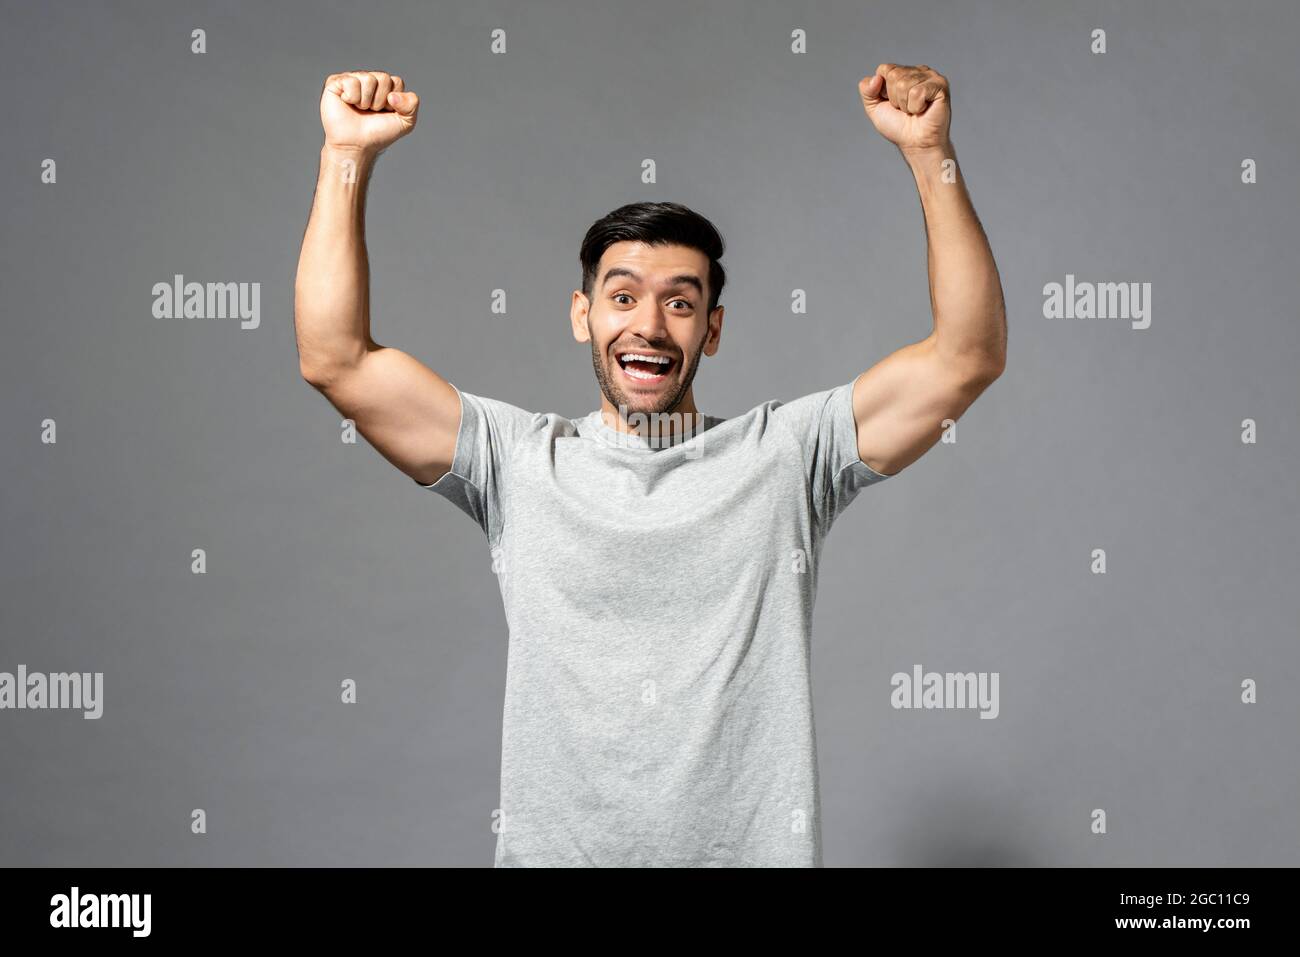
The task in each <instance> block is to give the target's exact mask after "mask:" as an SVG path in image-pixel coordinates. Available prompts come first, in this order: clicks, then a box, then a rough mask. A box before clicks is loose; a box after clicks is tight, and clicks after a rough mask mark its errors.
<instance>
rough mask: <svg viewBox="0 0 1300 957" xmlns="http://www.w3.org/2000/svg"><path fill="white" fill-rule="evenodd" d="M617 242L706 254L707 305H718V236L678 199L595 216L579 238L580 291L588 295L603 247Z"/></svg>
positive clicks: (722, 273) (722, 280)
mask: <svg viewBox="0 0 1300 957" xmlns="http://www.w3.org/2000/svg"><path fill="white" fill-rule="evenodd" d="M618 242H642V243H646V244H648V245H651V246H669V245H674V246H690V247H691V248H692V249H698V250H699V251H700V252H702V253H704V255H706V256H708V257H709V309H708V311H709V312H710V313H711V312H713V310H714V309H716V308H717V307H718V299H719V298H721V296H722V287H723V286H724V285H726V282H727V271H726V270H725V269H723V268H722V263H720V262H718V260H719V259H721V258H722V252H723V243H722V236H721V235H720V234H719V233H718V230H717V229H716V228H715V227H714V225H713V224H712V223H711V222H709V221H708V220H707V219H705V218H704V217H703V216H701V215H700V214H699V213H697V212H695V211H694V210H692V209H687V208H686V207H685V206H683V205H681V204H680V203H629V204H628V205H626V206H620V207H619V208H618V209H616V210H614V211H613V212H611V213H606V214H605V216H604V217H602V218H601V219H598V220H596V222H594V223H592V224H591V228H590V229H588V230H587V235H586V236H585V237H584V238H583V240H582V250H581V251H580V252H579V254H578V256H579V258H580V259H581V260H582V292H583V294H584V295H585V296H586V297H587V298H588V299H590V298H591V292H592V287H593V286H594V285H595V283H596V267H597V266H599V265H600V257H601V256H603V255H604V254H605V250H606V249H608V248H609V247H610V246H612V245H614V243H618Z"/></svg>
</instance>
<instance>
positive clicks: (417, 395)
mask: <svg viewBox="0 0 1300 957" xmlns="http://www.w3.org/2000/svg"><path fill="white" fill-rule="evenodd" d="M318 388H320V391H321V392H322V393H323V394H324V395H325V397H326V398H327V399H329V400H330V402H331V403H332V404H333V405H334V407H335V408H336V409H338V410H339V412H340V413H342V414H343V415H345V416H346V417H348V418H350V419H352V420H353V421H354V422H355V423H356V425H357V431H358V432H360V433H361V434H362V435H363V436H365V438H366V441H367V442H369V443H370V444H371V445H373V446H374V447H375V449H376V450H377V451H378V452H379V454H380V455H382V456H383V457H384V458H385V459H387V460H388V461H389V462H391V463H392V464H393V465H394V466H396V467H397V468H398V469H400V470H401V471H402V472H404V473H406V474H407V475H409V476H410V477H411V478H413V479H415V481H417V482H420V483H421V484H424V485H431V484H433V483H434V482H436V481H437V480H438V479H440V478H441V477H442V476H443V475H444V474H445V473H446V472H447V471H448V469H450V468H451V464H452V459H453V457H454V455H455V453H456V435H457V432H458V431H459V428H460V416H461V409H460V397H459V396H458V395H457V393H456V389H455V387H454V386H452V385H451V383H449V382H448V381H447V380H446V379H444V378H443V377H442V376H440V375H438V374H437V373H436V372H434V371H433V370H432V369H430V368H429V367H428V366H426V365H425V364H424V363H422V362H420V360H418V359H416V358H415V357H414V356H411V355H409V354H407V353H405V352H402V351H401V350H400V349H392V348H389V347H386V346H378V345H377V346H373V347H372V348H371V349H369V350H367V351H366V352H365V353H364V354H363V356H362V357H361V358H360V359H359V360H357V361H356V362H355V363H353V364H352V365H351V366H349V367H348V368H347V369H345V370H343V371H340V372H338V373H337V374H336V375H334V376H332V377H331V379H330V381H329V382H328V383H326V384H324V385H322V386H319V387H318Z"/></svg>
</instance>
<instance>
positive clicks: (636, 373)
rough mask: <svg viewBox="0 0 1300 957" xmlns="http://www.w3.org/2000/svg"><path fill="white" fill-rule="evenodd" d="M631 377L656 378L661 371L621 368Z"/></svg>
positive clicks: (660, 374) (659, 375)
mask: <svg viewBox="0 0 1300 957" xmlns="http://www.w3.org/2000/svg"><path fill="white" fill-rule="evenodd" d="M623 371H624V372H626V373H627V374H628V375H630V376H631V377H632V378H633V379H658V378H660V377H661V376H662V375H663V373H661V372H642V371H641V370H640V369H627V368H624V369H623Z"/></svg>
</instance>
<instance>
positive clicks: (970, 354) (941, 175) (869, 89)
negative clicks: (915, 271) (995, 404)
mask: <svg viewBox="0 0 1300 957" xmlns="http://www.w3.org/2000/svg"><path fill="white" fill-rule="evenodd" d="M859 90H860V92H861V93H862V97H863V103H864V106H865V107H866V109H867V114H868V116H869V117H870V119H871V121H872V123H873V124H874V125H875V126H876V129H877V130H879V131H880V133H881V134H882V135H883V136H884V137H885V138H886V139H888V140H890V141H891V142H893V143H894V144H895V145H897V146H898V147H899V150H900V152H901V153H902V154H903V157H904V158H905V159H906V161H907V163H908V166H909V168H910V169H911V171H912V175H913V177H914V178H915V180H916V187H917V192H918V193H919V194H920V197H921V207H922V210H923V211H924V214H925V227H926V240H927V244H928V256H927V258H928V266H929V274H930V307H931V311H932V312H933V314H934V328H933V330H932V331H931V332H930V334H929V335H928V336H926V338H924V339H922V340H921V341H919V342H915V343H912V344H911V345H908V346H904V347H903V348H902V349H899V350H898V351H897V352H894V353H892V354H891V355H889V356H887V357H885V358H884V359H882V360H881V361H880V362H878V363H877V364H876V365H874V366H872V367H871V368H870V369H868V370H867V372H866V373H864V374H863V375H862V376H860V377H859V378H858V380H857V383H856V385H855V387H854V390H853V413H854V418H855V421H856V423H857V427H858V457H859V458H861V459H862V461H863V462H865V463H866V464H867V465H868V466H870V467H871V468H872V469H874V470H876V471H878V472H881V473H882V474H885V475H893V474H895V473H896V472H898V471H899V470H900V469H903V468H906V467H907V466H908V465H910V464H912V463H913V462H915V461H916V460H917V459H919V458H920V457H921V456H922V455H924V454H925V452H926V451H927V450H928V449H929V448H930V447H931V446H933V445H934V444H935V442H937V441H938V440H939V438H940V436H941V435H942V432H943V426H942V423H943V420H944V419H953V420H954V421H955V420H956V419H958V418H960V416H961V415H962V413H964V412H965V411H966V410H967V409H968V408H969V407H970V405H971V404H972V403H973V402H974V401H975V400H976V399H977V398H978V397H979V396H980V394H981V393H982V392H983V391H984V390H985V389H986V388H988V386H989V385H990V384H991V383H992V382H993V381H994V380H996V379H997V378H998V376H1000V375H1001V374H1002V371H1003V369H1004V368H1005V365H1006V342H1007V327H1006V310H1005V307H1004V304H1003V299H1002V283H1001V280H1000V279H999V277H998V270H997V265H996V263H994V261H993V253H992V251H991V250H990V249H989V244H988V239H987V238H986V237H985V235H984V230H983V228H982V227H981V226H980V222H979V219H978V217H977V216H976V215H975V209H974V207H973V206H972V205H971V201H970V196H969V194H968V193H967V192H966V186H965V182H964V180H963V178H962V175H961V171H960V169H959V168H958V167H957V163H956V156H957V154H956V151H955V150H954V149H953V146H952V143H951V141H950V140H949V139H948V123H949V112H948V105H949V98H948V83H947V80H945V79H944V78H943V77H942V76H940V75H939V74H938V73H936V72H934V71H933V70H931V69H930V68H929V67H926V66H920V67H898V66H895V65H894V64H890V63H886V64H881V66H880V67H879V68H877V70H876V73H875V74H874V75H873V76H871V77H869V78H867V79H864V80H863V81H862V83H861V84H859ZM946 160H951V161H952V162H951V163H949V164H948V166H947V168H945V161H946Z"/></svg>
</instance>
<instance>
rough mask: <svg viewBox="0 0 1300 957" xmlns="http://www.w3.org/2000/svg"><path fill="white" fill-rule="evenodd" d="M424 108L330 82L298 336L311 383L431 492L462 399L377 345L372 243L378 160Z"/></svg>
mask: <svg viewBox="0 0 1300 957" xmlns="http://www.w3.org/2000/svg"><path fill="white" fill-rule="evenodd" d="M390 93H391V94H393V96H392V97H390V96H389V94H390ZM418 108H419V100H418V98H417V97H416V96H415V94H414V93H409V92H406V91H405V88H404V85H403V83H402V80H401V78H400V77H391V76H389V75H388V74H386V73H348V74H336V75H334V76H331V77H329V78H328V79H327V80H326V83H325V89H324V91H323V92H322V96H321V121H322V123H323V124H324V127H325V145H324V146H323V147H322V149H321V157H320V172H319V175H318V177H317V181H316V195H315V198H314V200H313V202H312V211H311V217H310V219H309V220H308V222H307V230H306V232H305V233H304V235H303V241H302V252H301V254H300V255H299V258H298V275H297V280H296V282H295V284H294V328H295V332H296V335H297V341H298V362H299V368H300V370H301V372H302V376H303V378H305V379H306V380H307V381H308V382H310V383H311V384H312V385H313V386H314V387H315V388H316V389H318V390H319V391H320V392H321V393H322V394H323V395H324V396H325V397H326V398H327V399H329V401H330V402H331V403H332V404H333V405H334V407H335V408H336V409H338V410H339V412H340V413H342V414H343V415H344V416H345V417H347V418H350V419H352V420H353V421H354V422H356V424H357V430H358V431H359V432H360V433H361V434H362V435H364V436H365V437H366V440H367V441H368V442H370V444H371V445H373V446H374V447H375V448H376V449H377V450H378V451H379V453H380V454H381V455H383V456H384V458H386V459H387V460H388V461H389V462H391V463H392V464H393V465H395V466H396V467H397V468H399V469H401V470H402V471H403V472H405V473H406V474H407V475H409V476H411V478H413V479H415V480H416V481H418V482H422V483H424V484H426V485H429V484H432V483H433V482H436V481H437V480H438V479H439V478H441V477H442V475H443V474H444V473H445V472H446V471H447V470H448V469H449V468H450V467H451V461H452V456H453V454H454V453H455V448H456V433H457V431H458V429H459V427H460V401H459V399H458V397H457V395H456V390H455V389H454V388H453V387H452V386H451V384H450V383H448V382H447V381H446V380H445V379H443V378H442V377H441V376H439V375H438V374H437V373H436V372H434V371H433V370H432V369H430V368H428V367H427V366H425V365H424V364H423V363H421V362H420V361H419V360H417V359H415V358H413V357H412V356H409V355H407V354H406V353H404V352H401V351H400V350H397V349H392V348H388V347H385V346H381V345H379V344H378V343H376V342H375V341H374V339H372V338H371V335H370V271H369V264H368V262H367V258H366V239H365V207H366V188H367V186H368V184H369V181H370V174H371V171H372V170H373V169H374V164H375V160H376V158H377V157H378V156H379V153H380V152H381V151H382V150H383V149H384V148H386V147H387V146H388V145H389V144H391V143H392V142H394V141H395V140H397V139H399V138H400V137H402V136H404V135H406V133H408V132H409V131H410V130H411V129H412V128H413V127H414V125H415V118H416V112H417V110H418Z"/></svg>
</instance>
